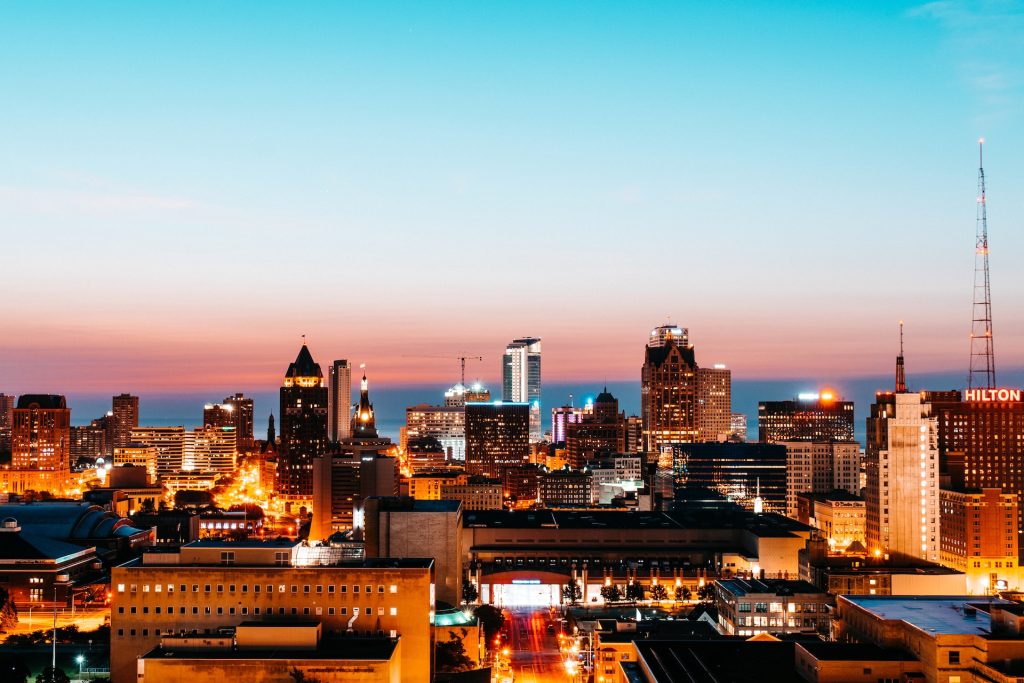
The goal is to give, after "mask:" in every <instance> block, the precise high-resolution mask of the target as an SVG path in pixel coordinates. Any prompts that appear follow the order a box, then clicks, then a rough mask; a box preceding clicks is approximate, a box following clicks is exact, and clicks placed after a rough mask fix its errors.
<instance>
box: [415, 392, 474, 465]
mask: <svg viewBox="0 0 1024 683" xmlns="http://www.w3.org/2000/svg"><path fill="white" fill-rule="evenodd" d="M427 438H433V439H437V441H438V442H439V443H440V444H441V447H442V448H443V449H444V450H445V452H446V453H447V455H448V458H449V459H450V460H458V461H460V462H461V461H464V460H465V459H466V410H465V407H459V406H447V405H445V406H432V405H427V404H422V403H421V404H420V405H416V406H410V407H408V408H406V409H405V439H406V442H407V443H408V442H412V441H419V440H421V439H427Z"/></svg>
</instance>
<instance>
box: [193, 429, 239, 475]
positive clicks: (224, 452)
mask: <svg viewBox="0 0 1024 683" xmlns="http://www.w3.org/2000/svg"><path fill="white" fill-rule="evenodd" d="M237 455H238V450H237V446H236V441H235V428H234V427H201V428H197V429H193V430H192V431H190V432H186V433H185V450H184V455H183V457H182V463H181V469H182V471H184V472H204V473H206V472H213V473H216V474H230V473H232V472H234V471H235V464H236V462H237Z"/></svg>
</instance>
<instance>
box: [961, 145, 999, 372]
mask: <svg viewBox="0 0 1024 683" xmlns="http://www.w3.org/2000/svg"><path fill="white" fill-rule="evenodd" d="M984 147H985V139H984V138H982V139H980V140H978V220H977V239H976V243H975V249H974V306H973V315H972V322H971V369H970V372H969V373H968V374H967V388H968V389H994V388H995V386H996V359H995V352H994V350H993V339H992V291H991V289H990V287H989V271H988V205H987V203H986V200H985V164H984V157H983V152H984Z"/></svg>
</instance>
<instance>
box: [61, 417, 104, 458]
mask: <svg viewBox="0 0 1024 683" xmlns="http://www.w3.org/2000/svg"><path fill="white" fill-rule="evenodd" d="M68 435H69V440H70V445H69V448H70V454H69V457H70V460H71V464H72V465H74V464H75V463H78V462H79V461H94V460H96V458H105V457H108V454H109V453H110V449H109V448H107V430H106V429H104V428H102V427H93V426H92V425H82V426H76V425H71V428H70V429H69V431H68Z"/></svg>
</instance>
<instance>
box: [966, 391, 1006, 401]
mask: <svg viewBox="0 0 1024 683" xmlns="http://www.w3.org/2000/svg"><path fill="white" fill-rule="evenodd" d="M964 400H965V401H970V402H972V403H992V402H995V401H1016V402H1020V389H966V390H964Z"/></svg>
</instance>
